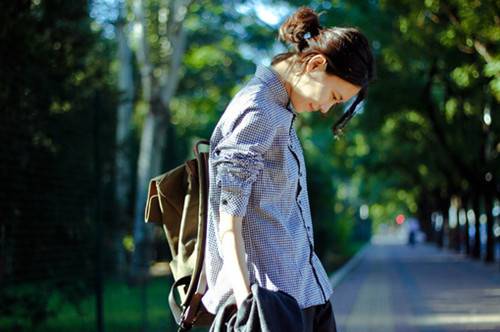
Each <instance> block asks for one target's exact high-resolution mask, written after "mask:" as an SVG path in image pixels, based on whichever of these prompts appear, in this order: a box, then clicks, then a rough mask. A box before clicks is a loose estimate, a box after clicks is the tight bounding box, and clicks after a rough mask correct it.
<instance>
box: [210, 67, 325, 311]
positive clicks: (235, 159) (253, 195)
mask: <svg viewBox="0 0 500 332" xmlns="http://www.w3.org/2000/svg"><path fill="white" fill-rule="evenodd" d="M295 117H296V112H295V111H294V110H293V109H292V107H291V104H290V101H289V96H288V93H287V91H286V89H285V86H284V85H283V83H282V82H281V80H280V79H279V76H278V74H277V73H276V72H275V71H274V70H273V69H272V68H271V67H267V66H263V65H257V70H256V72H255V76H254V77H252V79H251V80H250V81H249V82H248V83H247V84H246V85H245V86H244V87H243V88H242V89H241V90H240V91H239V92H238V93H237V94H236V95H235V96H234V97H233V99H232V100H231V102H230V103H229V105H228V106H227V108H226V110H225V111H224V113H223V114H222V116H221V118H220V120H219V122H218V123H217V125H216V127H215V129H214V132H213V134H212V136H211V138H210V154H209V180H210V188H209V203H208V228H207V247H206V258H205V269H206V275H207V283H208V288H209V289H208V291H207V293H206V294H205V295H204V297H203V299H202V301H203V304H204V305H205V307H206V308H207V310H208V311H210V312H212V313H216V311H217V310H218V309H219V308H220V306H221V305H222V304H223V303H224V301H225V300H226V299H227V298H228V297H229V296H230V295H231V294H232V288H231V285H232V283H231V280H229V277H230V276H231V273H227V272H226V271H225V268H226V265H224V260H223V254H222V251H221V245H220V238H219V232H218V225H219V224H218V221H219V220H220V219H219V214H220V211H224V212H226V213H229V214H231V215H235V216H243V224H242V235H243V240H244V244H245V251H246V257H245V258H246V263H247V267H248V273H249V279H250V284H253V283H258V284H259V285H260V286H261V287H263V288H266V289H270V290H278V289H279V290H282V291H284V292H286V293H288V294H290V295H292V296H293V297H294V298H295V299H296V300H297V302H298V303H299V306H300V307H301V308H307V307H310V306H313V305H318V304H323V303H325V302H326V301H328V299H329V298H330V296H331V294H332V288H331V285H330V283H329V280H328V276H327V274H326V272H325V270H324V268H323V266H322V264H321V262H320V260H319V258H318V256H316V254H315V252H314V240H313V229H312V223H311V212H310V208H309V199H308V193H307V183H306V168H305V162H304V156H303V151H302V147H301V144H300V141H299V139H298V137H297V133H296V132H295V128H294V127H293V122H294V119H295Z"/></svg>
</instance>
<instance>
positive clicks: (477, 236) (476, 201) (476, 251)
mask: <svg viewBox="0 0 500 332" xmlns="http://www.w3.org/2000/svg"><path fill="white" fill-rule="evenodd" d="M480 199H481V197H480V194H479V193H478V192H475V193H474V198H473V201H472V204H473V205H472V206H473V208H472V210H473V211H474V229H475V232H474V246H473V247H472V257H473V258H476V259H478V258H480V257H481V232H480V226H479V216H480V215H481V202H480Z"/></svg>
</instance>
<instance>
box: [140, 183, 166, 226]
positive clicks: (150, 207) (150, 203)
mask: <svg viewBox="0 0 500 332" xmlns="http://www.w3.org/2000/svg"><path fill="white" fill-rule="evenodd" d="M160 178H161V176H159V177H156V178H153V179H151V181H149V188H148V198H147V200H146V208H145V209H144V220H145V221H146V222H152V223H155V224H158V225H160V224H161V221H162V215H161V208H160V199H159V197H158V190H157V187H156V186H157V181H158V180H159V179H160Z"/></svg>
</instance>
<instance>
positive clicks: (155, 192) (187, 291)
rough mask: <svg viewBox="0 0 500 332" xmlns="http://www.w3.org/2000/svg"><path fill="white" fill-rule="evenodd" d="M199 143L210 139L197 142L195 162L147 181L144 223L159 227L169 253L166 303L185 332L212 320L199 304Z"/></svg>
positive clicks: (203, 159)
mask: <svg viewBox="0 0 500 332" xmlns="http://www.w3.org/2000/svg"><path fill="white" fill-rule="evenodd" d="M203 144H204V145H209V141H207V140H200V141H198V142H197V143H196V144H195V146H194V148H193V150H194V153H195V156H196V157H195V158H194V159H191V160H188V161H186V162H185V163H183V164H182V165H179V166H177V167H176V168H174V169H172V170H169V171H167V172H165V173H163V174H161V175H159V176H156V177H154V178H152V179H151V180H150V182H149V189H148V199H147V202H146V208H145V221H146V222H154V223H156V224H158V225H161V226H162V227H163V229H164V231H165V236H166V239H167V242H168V246H169V248H170V252H171V255H172V260H171V261H170V262H169V265H170V269H171V271H172V275H173V278H174V284H173V285H172V287H171V289H170V294H169V297H168V302H169V305H170V309H171V311H172V314H173V316H174V318H175V321H176V322H177V324H178V325H179V331H188V330H189V329H191V328H192V327H193V326H210V324H211V323H212V321H213V319H214V316H213V315H212V314H211V313H209V312H208V311H207V310H206V309H205V307H204V306H203V304H202V302H201V298H202V296H203V295H204V294H205V292H206V290H207V282H206V276H205V269H204V266H203V261H204V256H205V255H204V254H205V242H206V239H205V234H206V229H207V201H208V153H207V152H200V150H199V146H200V145H203ZM174 290H176V291H177V294H178V297H179V299H180V303H178V302H177V300H176V298H175V294H174Z"/></svg>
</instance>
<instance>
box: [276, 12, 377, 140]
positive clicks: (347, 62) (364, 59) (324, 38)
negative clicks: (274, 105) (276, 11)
mask: <svg viewBox="0 0 500 332" xmlns="http://www.w3.org/2000/svg"><path fill="white" fill-rule="evenodd" d="M279 38H280V39H281V40H283V41H284V42H286V43H288V44H291V45H292V46H293V51H291V52H287V53H282V54H278V55H276V56H275V57H274V58H273V60H272V62H271V65H273V66H279V64H280V63H281V62H282V61H284V60H285V62H288V65H290V66H289V69H290V70H291V73H293V77H295V78H294V79H292V81H293V86H292V93H291V96H290V97H291V99H292V104H293V105H294V108H295V109H296V110H297V112H307V111H312V110H321V111H322V113H326V112H327V111H328V110H329V109H330V108H331V107H332V106H333V105H335V104H337V103H342V102H346V101H347V100H349V99H351V98H352V97H354V98H355V101H354V102H353V104H352V106H351V108H350V109H349V110H348V111H347V112H345V113H344V116H343V117H342V118H341V119H340V120H339V121H338V122H337V123H336V124H335V125H334V128H332V129H334V134H335V135H337V134H339V133H340V132H341V130H342V127H343V126H344V125H345V124H346V123H347V121H349V119H350V117H352V115H353V113H354V110H355V108H356V106H357V104H358V103H359V102H361V101H362V100H363V99H364V97H365V96H366V91H367V88H368V84H369V83H370V82H371V81H372V80H373V79H374V77H375V63H374V58H373V54H372V52H371V49H370V46H369V42H368V40H367V39H366V37H365V36H364V35H363V34H362V33H361V32H360V31H359V30H358V29H356V28H352V27H346V28H341V27H331V28H323V27H322V26H321V25H320V24H319V17H318V14H316V13H315V12H314V11H313V10H312V9H310V8H307V7H300V8H299V9H298V10H297V11H296V12H295V13H294V14H293V15H292V16H290V17H289V18H288V19H287V20H286V21H285V22H284V23H283V24H282V25H281V27H280V30H279ZM340 98H342V100H340ZM311 107H312V109H311Z"/></svg>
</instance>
